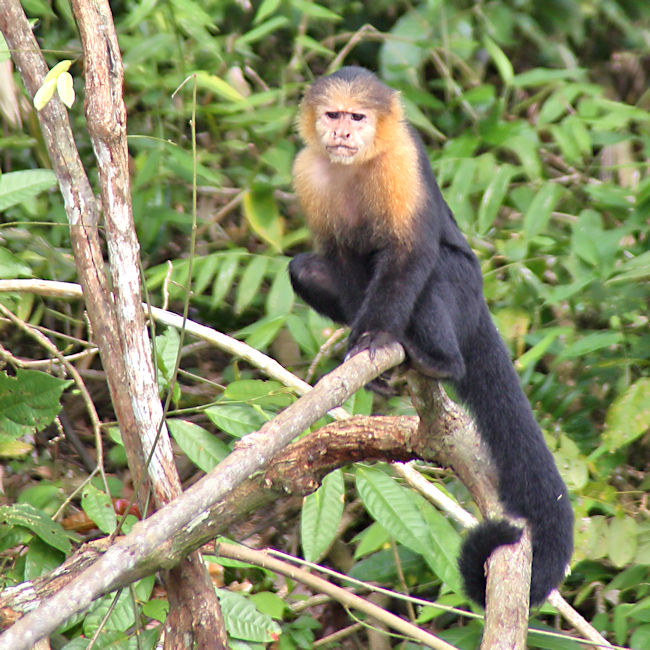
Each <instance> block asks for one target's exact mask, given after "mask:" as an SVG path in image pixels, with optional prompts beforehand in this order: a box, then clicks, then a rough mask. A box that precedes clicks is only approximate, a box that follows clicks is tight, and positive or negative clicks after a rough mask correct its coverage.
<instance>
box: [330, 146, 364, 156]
mask: <svg viewBox="0 0 650 650" xmlns="http://www.w3.org/2000/svg"><path fill="white" fill-rule="evenodd" d="M326 149H327V153H329V154H330V155H332V156H339V157H340V158H349V157H351V156H354V155H355V154H356V153H357V151H359V148H358V147H351V146H349V145H347V144H333V145H329V146H328V147H326Z"/></svg>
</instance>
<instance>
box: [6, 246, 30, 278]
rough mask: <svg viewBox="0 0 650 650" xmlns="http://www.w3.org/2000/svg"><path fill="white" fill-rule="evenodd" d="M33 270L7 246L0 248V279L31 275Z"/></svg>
mask: <svg viewBox="0 0 650 650" xmlns="http://www.w3.org/2000/svg"><path fill="white" fill-rule="evenodd" d="M31 275H32V270H31V268H30V267H29V266H27V264H25V263H24V262H23V261H22V260H21V259H20V258H19V257H16V256H15V255H14V254H13V253H12V252H10V251H8V250H7V249H6V248H0V279H2V280H5V279H14V278H20V277H27V278H28V277H30V276H31Z"/></svg>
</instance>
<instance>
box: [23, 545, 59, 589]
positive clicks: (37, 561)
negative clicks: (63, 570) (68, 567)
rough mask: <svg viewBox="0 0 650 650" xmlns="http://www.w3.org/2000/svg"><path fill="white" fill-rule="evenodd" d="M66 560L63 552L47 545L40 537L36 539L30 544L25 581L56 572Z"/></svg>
mask: <svg viewBox="0 0 650 650" xmlns="http://www.w3.org/2000/svg"><path fill="white" fill-rule="evenodd" d="M64 559H65V555H63V553H61V551H59V550H57V549H55V548H53V547H52V546H50V545H49V544H46V543H45V542H44V541H43V540H42V539H41V538H40V537H34V539H32V541H31V542H30V543H29V546H28V549H27V554H26V556H25V573H24V578H25V580H33V579H34V578H38V577H39V576H41V575H43V574H45V573H48V572H49V571H54V569H56V568H57V567H59V566H60V565H61V563H62V562H63V560H64Z"/></svg>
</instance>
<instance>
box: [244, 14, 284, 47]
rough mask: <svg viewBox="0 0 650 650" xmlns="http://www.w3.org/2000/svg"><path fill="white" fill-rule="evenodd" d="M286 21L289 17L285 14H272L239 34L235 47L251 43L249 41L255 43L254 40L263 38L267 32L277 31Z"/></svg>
mask: <svg viewBox="0 0 650 650" xmlns="http://www.w3.org/2000/svg"><path fill="white" fill-rule="evenodd" d="M288 23H289V19H288V18H287V17H286V16H274V17H273V18H271V19H270V20H267V21H266V22H264V23H261V24H260V25H258V26H257V27H254V28H253V29H251V30H250V31H248V32H246V33H245V34H243V35H242V36H240V37H239V38H238V39H237V40H236V41H235V47H238V48H241V47H244V46H246V45H251V43H255V42H256V41H259V40H261V39H263V38H264V37H265V36H267V35H268V34H272V33H274V32H277V31H278V30H279V29H281V28H282V27H284V26H285V25H287V24H288Z"/></svg>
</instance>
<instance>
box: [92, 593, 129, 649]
mask: <svg viewBox="0 0 650 650" xmlns="http://www.w3.org/2000/svg"><path fill="white" fill-rule="evenodd" d="M113 600H114V594H109V595H107V596H104V597H103V598H102V599H101V600H99V602H98V603H97V604H96V605H95V607H93V609H92V611H91V612H89V613H88V614H87V615H86V617H85V619H84V622H83V629H84V633H85V634H86V635H87V636H92V635H93V634H94V632H95V631H96V630H97V628H98V627H99V626H100V625H102V624H103V619H104V617H105V616H106V614H108V612H109V610H110V609H111V608H112V607H113ZM134 622H135V613H134V609H133V602H132V599H131V594H130V593H129V590H128V589H125V590H124V591H123V592H122V593H121V594H120V595H119V597H118V599H117V604H116V605H115V606H114V607H113V609H112V611H111V613H110V615H109V616H108V619H107V621H106V623H105V624H104V625H105V628H104V629H105V630H106V631H109V632H111V631H118V632H125V631H126V630H128V629H129V628H130V627H131V626H132V625H133V624H134ZM103 647H106V646H103Z"/></svg>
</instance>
